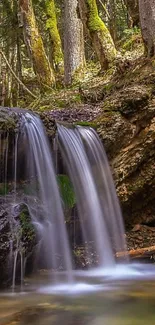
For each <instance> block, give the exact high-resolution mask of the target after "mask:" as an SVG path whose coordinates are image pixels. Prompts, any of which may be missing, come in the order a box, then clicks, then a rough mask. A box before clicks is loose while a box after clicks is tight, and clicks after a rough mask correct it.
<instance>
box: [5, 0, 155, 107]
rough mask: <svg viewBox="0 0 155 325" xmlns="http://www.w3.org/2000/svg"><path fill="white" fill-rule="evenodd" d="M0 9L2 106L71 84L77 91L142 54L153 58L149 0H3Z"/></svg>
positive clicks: (36, 97)
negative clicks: (88, 82)
mask: <svg viewBox="0 0 155 325" xmlns="http://www.w3.org/2000/svg"><path fill="white" fill-rule="evenodd" d="M0 12H1V17H0V27H1V28H0V38H1V47H0V57H1V63H0V69H1V74H0V104H1V105H3V106H18V105H19V104H20V105H22V106H23V105H24V106H25V105H26V104H27V103H30V102H32V101H33V100H35V99H38V96H39V97H42V96H43V95H45V93H47V92H48V93H50V91H51V92H52V94H53V91H54V90H57V89H62V88H66V87H67V88H68V87H71V86H72V85H73V86H78V87H79V89H80V90H81V91H82V89H81V88H82V85H83V83H84V84H85V82H86V81H89V80H90V79H91V78H92V77H93V76H95V75H97V74H99V75H100V74H101V75H102V78H105V79H106V78H107V75H108V76H109V75H114V73H117V72H118V70H119V72H120V73H121V71H122V72H124V71H123V69H125V68H126V67H127V66H128V65H130V62H131V61H132V59H135V58H138V57H140V56H141V55H142V54H143V53H144V55H145V56H146V57H148V58H151V57H153V56H154V48H155V44H154V25H155V22H154V19H155V17H154V4H153V1H151V0H150V1H148V2H147V4H146V1H144V0H141V1H139V4H138V0H118V1H115V0H78V1H77V0H74V1H71V0H66V1H61V0H55V1H54V0H43V1H41V0H39V1H35V0H21V1H17V0H11V1H8V0H4V1H2V2H1V4H0ZM133 50H135V51H133ZM132 52H133V55H131V53H132ZM107 71H108V74H107ZM105 76H106V77H105ZM78 99H79V100H80V91H79V96H77V100H78ZM24 102H26V104H24Z"/></svg>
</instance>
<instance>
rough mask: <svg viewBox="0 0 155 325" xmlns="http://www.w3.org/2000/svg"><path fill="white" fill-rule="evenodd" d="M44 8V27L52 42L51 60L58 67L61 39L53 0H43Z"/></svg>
mask: <svg viewBox="0 0 155 325" xmlns="http://www.w3.org/2000/svg"><path fill="white" fill-rule="evenodd" d="M45 9H46V15H47V21H46V28H47V29H48V30H49V33H50V37H51V42H52V57H53V62H54V65H55V66H56V67H57V68H58V67H59V64H60V63H62V62H63V54H62V49H61V39H60V35H59V31H58V27H57V18H56V12H55V4H54V0H45Z"/></svg>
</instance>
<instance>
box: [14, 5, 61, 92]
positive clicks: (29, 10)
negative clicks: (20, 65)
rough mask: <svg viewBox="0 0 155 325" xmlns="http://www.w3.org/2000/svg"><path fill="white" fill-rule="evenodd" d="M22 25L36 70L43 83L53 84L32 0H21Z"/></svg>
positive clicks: (52, 76) (52, 75)
mask: <svg viewBox="0 0 155 325" xmlns="http://www.w3.org/2000/svg"><path fill="white" fill-rule="evenodd" d="M19 14H20V15H19V16H20V26H22V27H23V34H24V41H25V44H26V46H27V50H28V54H29V57H30V59H31V61H32V64H33V68H34V72H35V74H36V75H37V78H38V80H39V82H40V84H41V85H48V86H51V85H52V84H53V83H54V81H55V79H54V74H53V71H52V69H51V67H50V63H49V60H48V58H47V56H46V53H45V49H44V45H43V41H42V38H41V36H40V34H39V31H38V27H37V24H36V19H35V15H34V11H33V6H32V0H19Z"/></svg>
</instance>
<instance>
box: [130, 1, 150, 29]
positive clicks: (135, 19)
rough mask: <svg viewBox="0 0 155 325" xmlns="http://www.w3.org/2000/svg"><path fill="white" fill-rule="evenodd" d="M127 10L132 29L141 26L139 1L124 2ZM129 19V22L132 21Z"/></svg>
mask: <svg viewBox="0 0 155 325" xmlns="http://www.w3.org/2000/svg"><path fill="white" fill-rule="evenodd" d="M148 1H149V0H148ZM124 2H125V4H126V6H127V9H128V14H129V16H130V17H131V20H132V24H131V26H130V27H134V26H138V25H139V6H138V0H124ZM131 20H130V19H129V21H131Z"/></svg>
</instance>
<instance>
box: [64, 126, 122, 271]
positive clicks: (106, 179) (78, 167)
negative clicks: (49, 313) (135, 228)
mask: <svg viewBox="0 0 155 325" xmlns="http://www.w3.org/2000/svg"><path fill="white" fill-rule="evenodd" d="M58 136H59V141H60V147H61V151H62V154H63V156H64V159H65V162H66V166H67V168H68V173H69V175H70V178H71V180H72V183H73V186H74V190H75V194H76V200H77V206H78V211H79V216H80V220H81V226H82V231H83V236H84V240H85V242H87V243H89V242H90V241H92V242H93V243H94V249H95V251H96V253H97V255H98V260H99V266H101V267H111V266H112V265H114V264H115V260H114V254H113V252H114V250H115V251H118V250H122V251H124V250H125V248H126V245H125V239H124V228H123V222H122V216H121V212H120V207H119V203H118V199H117V196H116V192H115V188H114V184H113V180H112V176H111V172H110V168H109V165H108V161H107V157H106V154H105V151H104V149H103V147H102V144H101V142H100V140H99V138H98V136H97V134H96V132H95V131H94V130H93V129H91V128H84V127H76V128H66V127H64V126H63V125H58Z"/></svg>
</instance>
